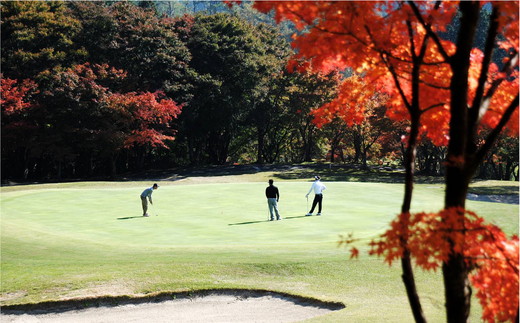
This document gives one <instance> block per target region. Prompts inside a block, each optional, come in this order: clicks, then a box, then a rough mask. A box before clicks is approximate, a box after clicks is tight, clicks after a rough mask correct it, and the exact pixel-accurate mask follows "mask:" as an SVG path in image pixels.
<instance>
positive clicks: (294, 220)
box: [1, 179, 519, 322]
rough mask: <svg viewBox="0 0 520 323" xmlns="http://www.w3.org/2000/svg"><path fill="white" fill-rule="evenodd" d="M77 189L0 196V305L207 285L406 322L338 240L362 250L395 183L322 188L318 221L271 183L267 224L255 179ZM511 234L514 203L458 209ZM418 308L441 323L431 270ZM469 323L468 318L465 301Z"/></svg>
mask: <svg viewBox="0 0 520 323" xmlns="http://www.w3.org/2000/svg"><path fill="white" fill-rule="evenodd" d="M151 184H152V182H82V183H68V184H48V185H28V186H17V187H6V188H2V195H1V202H2V205H1V206H2V209H1V212H2V218H1V234H2V236H1V243H2V244H1V253H2V268H1V269H2V277H1V279H2V290H1V292H2V295H1V304H3V305H7V304H21V303H30V302H39V301H44V300H59V299H70V298H75V297H87V296H103V295H125V294H145V293H153V292H159V291H186V290H197V289H211V288H215V289H218V288H250V289H254V288H259V289H269V290H273V291H280V292H287V293H292V294H297V295H302V296H309V297H315V298H319V299H322V300H331V301H339V302H343V303H344V304H345V305H346V308H345V309H344V310H341V311H339V312H336V313H332V314H330V315H327V316H325V317H322V318H316V319H313V320H312V321H326V322H330V321H338V322H340V321H345V320H348V321H350V322H367V321H381V320H385V321H389V322H408V321H409V322H411V321H413V318H412V316H411V313H410V310H409V308H408V303H407V300H406V296H405V292H404V288H403V286H402V283H401V280H400V269H399V267H396V266H394V267H388V266H387V265H385V264H383V263H382V260H381V259H377V258H373V257H368V256H366V255H362V256H361V258H360V259H359V260H349V259H348V256H349V255H348V252H347V250H345V249H344V248H342V247H341V248H338V246H337V241H338V240H339V236H340V235H345V234H348V233H353V234H354V237H355V238H357V239H360V240H359V242H358V243H357V244H358V246H359V247H360V249H361V250H367V247H366V242H368V241H370V239H372V238H375V237H376V236H377V235H378V234H380V233H382V232H383V231H384V230H385V229H386V228H387V227H388V223H389V222H390V221H391V220H392V219H393V218H394V216H395V215H396V213H397V212H398V211H399V209H400V204H401V199H402V194H403V185H402V184H385V183H358V182H326V181H325V184H326V186H327V190H326V191H325V197H324V201H323V204H324V207H323V212H322V213H323V215H322V216H320V217H318V216H312V217H306V216H304V215H305V213H306V212H307V211H308V207H310V204H311V202H312V198H311V196H312V195H311V196H309V200H308V201H307V199H306V198H305V194H306V193H307V192H308V190H309V188H310V185H311V183H310V182H297V181H278V182H275V185H276V186H278V188H279V189H280V193H281V198H280V202H279V208H280V212H281V215H282V217H283V220H282V221H272V222H271V221H268V211H267V203H266V199H265V195H264V190H265V187H266V186H267V184H266V183H264V182H254V181H251V182H248V181H230V182H225V180H222V179H219V183H216V182H210V181H207V182H203V183H194V184H190V183H188V184H186V181H178V182H159V185H160V188H159V189H158V190H157V191H155V192H154V193H153V201H154V205H153V206H151V208H150V210H149V212H148V213H149V214H150V217H147V218H145V217H142V216H141V213H142V211H141V201H140V199H139V195H140V193H141V192H142V191H143V190H144V189H145V188H146V187H149V186H151ZM443 194H444V191H443V187H442V185H438V184H420V185H416V189H415V195H414V199H413V203H412V209H413V210H414V211H436V210H439V209H440V208H441V207H442V204H443V198H444V196H443ZM468 208H469V209H471V210H473V211H476V212H477V213H479V214H480V215H482V216H484V217H486V218H487V219H488V220H489V221H491V222H493V223H496V224H498V225H499V226H501V227H502V228H503V229H504V230H505V231H506V232H507V233H508V234H513V233H517V232H518V210H519V209H518V205H508V204H501V203H488V202H477V201H468ZM417 276H418V285H419V291H420V293H421V295H422V296H423V299H424V302H425V304H424V307H425V312H426V314H427V316H428V317H429V318H431V320H432V321H442V320H444V309H443V306H442V304H443V292H442V281H441V277H440V274H439V273H424V272H420V271H418V272H417ZM472 308H473V310H472V318H474V320H478V318H479V316H480V307H479V305H478V303H477V302H476V301H475V302H474V305H473V307H472Z"/></svg>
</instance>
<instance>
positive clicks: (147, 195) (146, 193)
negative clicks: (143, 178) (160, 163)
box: [141, 184, 159, 216]
mask: <svg viewBox="0 0 520 323" xmlns="http://www.w3.org/2000/svg"><path fill="white" fill-rule="evenodd" d="M158 187H159V186H158V185H157V184H153V186H152V187H150V188H147V189H145V190H144V191H143V192H142V193H141V203H142V204H143V216H148V213H146V211H148V201H147V200H146V198H148V199H149V200H150V204H152V205H153V202H152V193H153V190H156V189H157V188H158Z"/></svg>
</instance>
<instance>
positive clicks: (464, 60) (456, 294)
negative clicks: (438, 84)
mask: <svg viewBox="0 0 520 323" xmlns="http://www.w3.org/2000/svg"><path fill="white" fill-rule="evenodd" d="M460 11H461V21H460V26H461V28H460V31H459V34H458V38H457V51H456V52H455V54H454V56H453V57H452V58H451V61H450V64H451V70H452V71H453V75H452V78H451V82H450V92H451V102H450V113H451V117H450V133H449V135H450V141H449V144H448V155H447V163H446V192H445V194H446V195H445V203H444V207H445V208H446V209H447V208H451V207H462V208H464V207H465V202H466V193H467V190H468V185H469V176H468V173H467V172H466V170H467V166H468V165H470V164H471V162H472V161H471V160H470V157H469V156H468V155H467V154H466V153H467V151H468V150H467V148H468V144H469V143H468V129H470V128H469V124H468V122H469V117H468V75H469V67H470V53H471V49H472V46H473V39H474V36H475V31H476V28H477V22H478V18H479V12H480V4H479V3H478V2H466V1H461V2H460ZM459 221H462V222H463V221H464V214H463V213H462V214H460V215H459ZM442 273H443V278H444V293H445V299H446V316H447V322H448V323H463V322H467V321H468V317H469V312H470V305H471V287H470V285H469V281H468V268H467V266H466V263H465V261H464V257H463V255H462V254H460V253H456V252H452V253H451V254H450V257H449V259H448V261H446V262H445V263H444V264H443V266H442Z"/></svg>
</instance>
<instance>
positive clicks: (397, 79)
mask: <svg viewBox="0 0 520 323" xmlns="http://www.w3.org/2000/svg"><path fill="white" fill-rule="evenodd" d="M490 3H491V5H489V4H490ZM479 4H480V6H481V8H483V7H484V6H486V5H489V6H490V7H492V8H493V9H494V11H493V12H496V13H497V20H496V21H497V32H498V34H499V35H500V38H499V40H498V41H497V44H496V45H497V46H495V47H497V48H500V49H501V50H503V51H505V52H506V53H507V57H506V58H504V60H503V61H502V62H501V65H500V64H497V63H496V62H493V61H491V62H490V63H489V64H486V65H484V56H485V54H484V53H483V52H482V50H480V49H477V48H474V49H473V50H472V51H471V56H470V62H471V64H470V67H469V70H468V76H467V85H468V90H467V93H463V95H466V94H467V96H464V98H465V99H466V100H467V103H466V105H467V109H468V112H469V111H470V110H471V109H475V110H474V111H475V112H478V113H477V115H478V120H476V123H475V124H476V125H477V126H478V127H477V128H476V130H477V131H481V130H482V129H484V128H486V127H490V128H494V127H497V126H498V125H500V123H501V120H502V118H503V116H504V115H507V114H506V113H505V112H506V110H508V109H509V111H511V110H510V108H509V107H510V106H512V107H513V108H514V100H515V97H517V96H518V87H519V81H518V80H519V79H518V46H519V40H518V39H519V37H518V29H519V25H518V15H519V7H518V1H504V2H490V1H482V2H479ZM255 8H257V9H258V10H260V11H262V12H270V11H274V15H275V18H276V19H277V20H278V21H281V20H290V21H292V22H294V23H295V26H296V27H297V28H298V29H299V30H301V32H300V33H298V34H295V35H293V47H295V48H297V54H296V55H295V57H294V60H293V62H292V63H289V67H290V68H305V69H312V70H317V71H330V70H332V69H345V68H351V69H353V70H354V71H355V73H356V74H357V75H363V80H362V81H358V80H357V79H355V78H353V79H350V80H349V79H347V80H345V81H344V82H343V83H342V84H341V85H340V87H339V91H338V96H337V98H336V99H335V100H333V101H332V102H330V103H328V104H326V105H324V106H323V107H321V108H320V109H318V110H317V111H315V112H314V115H315V116H316V117H317V118H316V119H317V122H318V123H319V124H323V123H326V122H327V121H328V120H331V119H332V118H331V116H332V115H338V116H340V117H342V118H343V119H344V120H345V121H347V122H350V123H358V122H360V121H362V120H363V118H364V117H365V116H364V112H365V109H364V106H365V105H366V104H367V103H368V102H369V99H370V97H371V96H370V95H369V94H367V95H360V93H363V92H364V91H366V92H370V88H372V89H377V91H381V92H384V93H385V94H387V97H388V98H389V101H388V102H387V105H388V106H389V109H387V115H388V116H389V117H390V118H393V119H394V120H410V119H411V116H410V113H411V111H413V112H418V114H419V115H420V120H419V123H420V128H419V133H420V134H424V135H427V136H428V137H429V138H430V139H431V140H432V141H433V142H434V143H435V144H437V145H447V144H448V142H449V141H450V138H449V135H448V134H449V130H450V129H449V127H450V118H451V115H450V108H453V107H452V102H451V99H452V95H453V93H454V92H456V91H457V89H456V88H452V84H451V79H452V76H453V75H455V74H454V71H459V70H457V68H458V66H456V65H454V64H451V61H450V59H451V58H452V57H453V55H454V54H455V53H456V52H457V48H456V45H455V44H454V43H453V42H451V41H449V40H446V38H445V37H442V36H441V33H443V32H447V27H448V26H449V24H450V23H451V22H452V21H453V19H454V18H455V15H456V13H457V10H458V8H459V2H458V1H450V2H448V1H443V2H438V1H424V2H413V1H408V2H401V1H257V2H255ZM488 57H489V56H488ZM300 61H306V62H307V63H306V65H301V64H298V63H297V62H300ZM499 65H500V66H499ZM484 67H485V68H484ZM479 91H482V92H481V93H478V92H479ZM477 98H478V100H477ZM454 101H455V100H454ZM512 102H513V103H512ZM412 107H413V108H412ZM457 107H459V106H457ZM461 108H464V106H461ZM414 109H416V110H414ZM471 111H473V110H471ZM518 118H519V116H518V108H516V109H514V110H513V112H512V115H511V116H510V118H509V121H508V122H507V124H506V127H505V129H506V130H507V131H509V132H510V134H512V135H518V131H519V129H518ZM505 120H508V119H507V117H506V118H505ZM448 163H450V165H452V166H453V165H457V167H460V168H462V167H465V163H466V160H465V159H464V157H463V156H453V155H452V156H449V160H448ZM372 247H373V249H372V254H378V255H382V256H384V257H385V260H386V261H387V262H388V263H390V264H391V263H392V262H394V261H395V260H397V259H400V258H401V257H402V255H403V251H404V249H403V248H405V247H406V248H409V250H410V252H411V253H412V256H413V257H414V259H415V260H416V263H417V264H418V265H419V266H420V267H422V268H424V269H436V268H438V267H439V266H440V265H441V264H442V262H444V261H446V260H447V259H448V258H449V257H450V256H452V255H453V254H462V255H463V256H464V257H465V259H466V261H467V262H468V265H469V266H470V268H472V269H473V270H472V272H471V274H470V280H471V282H472V283H473V286H475V287H476V288H477V289H478V290H479V291H478V293H477V297H478V298H479V300H480V302H481V304H482V306H483V309H484V311H483V318H484V319H485V320H486V321H489V322H493V321H495V320H498V321H504V320H511V321H513V320H514V318H515V316H516V315H517V311H518V237H513V238H511V239H508V238H507V237H506V236H505V235H504V233H503V232H502V231H501V230H500V229H499V228H497V227H495V226H492V225H487V224H484V222H483V220H482V219H481V218H479V217H478V216H477V215H476V214H474V213H472V212H469V211H465V210H463V209H456V208H455V209H447V210H444V211H442V212H440V213H418V214H413V215H411V214H408V213H405V214H401V215H400V216H399V217H398V218H397V219H396V220H395V221H393V222H392V224H391V229H389V230H388V231H387V232H386V233H385V234H384V235H383V236H382V237H381V239H380V240H379V241H377V242H372ZM357 254H358V251H357V249H355V248H354V249H352V250H351V257H356V256H357Z"/></svg>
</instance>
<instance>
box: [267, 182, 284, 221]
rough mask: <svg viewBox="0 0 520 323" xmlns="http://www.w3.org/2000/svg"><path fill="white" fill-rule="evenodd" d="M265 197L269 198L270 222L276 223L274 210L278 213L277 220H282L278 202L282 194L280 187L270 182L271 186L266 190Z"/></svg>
mask: <svg viewBox="0 0 520 323" xmlns="http://www.w3.org/2000/svg"><path fill="white" fill-rule="evenodd" d="M265 197H267V205H268V206H269V213H270V214H271V219H270V221H274V214H273V209H274V211H275V213H276V220H281V219H282V218H281V217H280V213H278V200H279V199H280V193H279V192H278V187H276V186H274V185H273V180H272V179H270V180H269V186H268V187H267V188H266V189H265Z"/></svg>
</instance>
